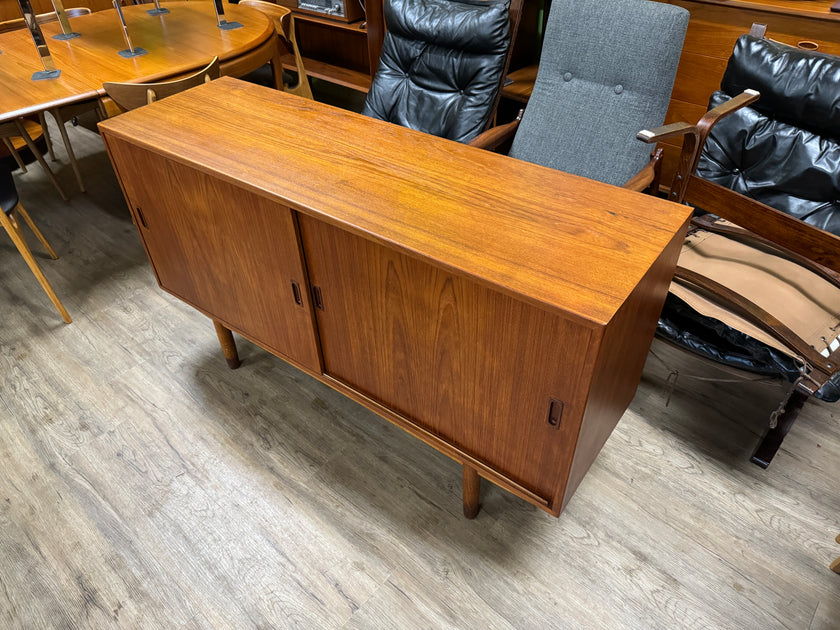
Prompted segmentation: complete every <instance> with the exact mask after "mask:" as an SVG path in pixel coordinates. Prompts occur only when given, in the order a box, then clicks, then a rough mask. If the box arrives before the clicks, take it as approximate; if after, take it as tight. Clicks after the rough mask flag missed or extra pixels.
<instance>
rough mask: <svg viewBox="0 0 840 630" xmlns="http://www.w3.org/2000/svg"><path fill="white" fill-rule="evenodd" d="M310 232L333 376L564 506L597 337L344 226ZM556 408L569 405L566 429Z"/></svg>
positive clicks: (312, 269)
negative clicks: (561, 492) (555, 422)
mask: <svg viewBox="0 0 840 630" xmlns="http://www.w3.org/2000/svg"><path fill="white" fill-rule="evenodd" d="M300 225H301V236H302V239H303V244H304V250H305V252H306V260H307V267H308V270H309V274H310V282H311V283H312V285H313V291H318V292H319V293H320V296H321V299H320V302H321V303H322V304H323V309H318V308H316V311H315V312H316V316H317V320H318V332H319V336H320V339H321V347H322V353H323V356H324V365H325V373H327V374H329V375H330V376H332V377H334V378H336V379H338V380H340V381H342V382H344V383H346V384H348V385H349V386H351V387H353V388H354V389H356V390H357V391H359V392H361V393H363V394H365V395H366V396H369V397H371V398H373V399H375V400H377V401H379V402H381V403H383V404H384V405H386V406H387V407H389V408H391V409H393V410H395V411H397V412H398V413H400V414H401V415H403V416H405V417H407V418H408V419H410V420H411V421H413V422H415V423H416V424H418V425H420V426H422V427H423V428H425V429H427V430H429V431H431V432H432V433H434V434H436V435H438V436H440V437H441V438H443V439H444V440H445V441H447V442H448V443H450V444H452V445H454V446H456V447H458V448H460V449H461V450H462V451H465V452H467V453H469V454H470V455H472V456H474V457H476V458H477V459H479V460H481V461H483V462H484V463H486V464H487V465H489V466H491V467H492V468H494V469H495V470H497V471H499V472H500V473H502V474H503V475H505V476H506V477H508V478H509V479H511V480H513V481H516V482H517V483H520V484H521V485H523V486H525V487H526V488H528V489H530V490H532V491H533V492H535V493H536V494H538V495H540V496H542V497H543V498H546V499H551V498H552V497H553V496H555V491H556V490H557V488H558V484H559V483H560V481H561V479H564V478H565V477H564V474H565V471H566V470H567V468H568V464H569V463H570V461H571V457H572V452H573V449H574V443H575V439H576V436H577V431H578V429H579V423H580V417H581V414H582V410H583V406H584V404H585V394H584V391H585V390H586V387H584V386H583V383H586V382H588V381H587V379H588V378H589V373H590V370H591V367H590V366H588V365H587V364H586V363H587V359H586V353H587V348H588V345H589V341H590V337H591V334H592V333H591V331H590V330H589V329H587V328H584V327H583V326H581V325H578V324H574V323H571V322H569V321H568V320H566V319H563V318H561V317H559V316H557V315H555V314H553V313H549V312H547V311H544V310H541V309H538V308H536V307H533V306H531V305H528V304H524V303H522V302H519V301H517V300H514V299H513V298H510V297H508V296H505V295H502V294H500V293H498V292H496V291H493V290H491V289H488V288H485V287H482V286H480V285H478V284H476V283H474V282H471V281H469V280H465V279H463V278H459V277H457V276H455V275H453V274H451V273H448V272H446V271H443V270H440V269H437V268H436V267H434V266H432V265H430V264H427V263H424V262H421V261H418V260H416V259H414V258H409V257H407V256H405V255H402V254H399V253H396V252H394V251H393V250H391V249H389V248H386V247H384V246H381V245H378V244H376V243H374V242H372V241H368V240H365V239H363V238H361V237H358V236H354V235H351V234H349V233H347V232H345V231H343V230H340V229H338V228H335V227H332V226H329V225H327V224H324V223H321V222H318V221H316V220H313V219H310V218H307V217H301V218H300ZM317 303H318V301H316V304H317ZM552 399H555V400H559V401H562V403H563V404H562V418H560V423H559V427H554V426H552V425H551V424H550V423H549V418H548V416H549V407H550V404H551V400H552ZM559 410H560V408H559V407H558V406H557V404H555V412H557V413H559Z"/></svg>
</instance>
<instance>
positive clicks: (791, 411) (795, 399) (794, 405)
mask: <svg viewBox="0 0 840 630" xmlns="http://www.w3.org/2000/svg"><path fill="white" fill-rule="evenodd" d="M806 400H808V395H807V394H804V393H803V392H801V391H799V390H798V389H796V390H794V391H793V393H792V394H791V395H790V398H788V401H787V404H786V405H785V411H784V413H783V414H782V415H780V416H779V419H778V421H777V422H776V426H775V427H773V428H772V429H768V430H767V433H765V434H764V438H763V439H762V440H761V444H759V445H758V448H757V449H755V453H753V456H752V457H751V458H750V461H751V462H752V463H753V464H756V465H758V466H761V467H762V468H767V467H768V466H769V465H770V462H771V461H772V459H773V456H774V455H775V454H776V452H777V451H778V450H779V447H780V446H781V445H782V441H783V440H784V439H785V436H786V435H787V434H788V431H790V428H791V427H792V426H793V423H794V421H795V420H796V418H797V417H798V416H799V412H800V411H802V406H803V405H804V404H805V401H806Z"/></svg>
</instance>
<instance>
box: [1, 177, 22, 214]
mask: <svg viewBox="0 0 840 630" xmlns="http://www.w3.org/2000/svg"><path fill="white" fill-rule="evenodd" d="M17 204H18V193H17V188H15V180H14V179H13V178H12V171H10V170H9V169H7V168H2V167H0V208H2V210H3V212H5V213H6V214H8V213H10V212H11V211H12V210H14V209H15V206H17Z"/></svg>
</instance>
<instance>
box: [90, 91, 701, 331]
mask: <svg viewBox="0 0 840 630" xmlns="http://www.w3.org/2000/svg"><path fill="white" fill-rule="evenodd" d="M187 110H189V112H190V113H189V116H185V113H184V112H185V111H187ZM244 118H247V119H248V120H249V124H248V125H247V126H245V127H243V126H242V125H240V124H239V123H238V122H237V120H239V119H244ZM291 119H294V124H288V123H285V124H284V121H289V120H291ZM164 120H170V121H172V125H167V124H162V121H164ZM152 121H154V122H152ZM210 121H212V124H210ZM176 126H177V128H178V129H180V130H181V131H180V132H178V133H173V131H172V128H173V127H176ZM100 129H101V130H102V131H103V133H104V134H105V135H112V136H113V137H115V138H123V139H130V140H131V141H132V142H134V143H137V144H138V146H141V147H147V148H152V149H154V150H155V151H157V152H159V153H161V154H162V155H164V156H167V157H171V158H172V159H175V160H185V159H187V160H189V161H190V162H191V163H192V164H193V165H194V167H195V168H197V169H199V170H203V171H205V172H214V173H219V174H220V176H221V177H222V178H225V179H227V180H228V181H231V182H239V185H241V186H242V187H243V188H245V189H246V190H252V191H254V192H256V193H257V194H262V195H266V196H271V197H273V198H276V199H280V200H283V199H285V200H286V201H287V202H288V204H289V206H290V207H292V209H294V210H297V211H300V212H303V213H305V214H309V215H312V216H315V217H317V218H319V219H321V220H323V221H326V222H328V223H331V224H334V225H337V226H340V227H343V228H345V229H347V230H349V231H351V232H353V233H356V234H359V235H361V236H363V237H365V238H368V239H372V240H375V241H379V242H381V243H385V244H394V246H395V247H397V248H398V249H399V251H401V252H402V253H405V254H406V255H408V256H411V257H416V258H420V259H425V260H427V261H429V262H433V263H434V264H435V265H437V266H439V267H441V268H443V269H449V270H452V271H455V272H457V273H459V274H460V275H463V276H466V277H471V278H475V279H476V280H478V281H479V282H482V283H486V284H488V285H490V286H493V287H494V288H495V289H497V290H501V291H502V292H505V293H508V294H511V295H514V296H520V297H522V298H523V299H526V300H528V301H530V302H532V303H534V304H536V305H538V306H542V307H547V308H549V309H555V308H560V309H562V310H564V311H566V312H567V313H569V314H570V316H571V317H576V318H579V319H580V320H581V321H583V322H587V321H590V322H592V321H594V322H598V323H601V324H603V323H606V322H608V321H609V320H610V318H611V317H612V316H613V315H614V313H615V311H616V310H617V309H618V308H619V306H620V305H621V304H622V303H623V302H624V300H625V299H626V298H627V296H628V295H629V294H630V292H631V291H632V290H633V289H634V287H635V286H636V285H637V284H638V282H639V281H640V280H641V278H642V277H643V276H644V274H645V273H646V272H647V270H648V269H649V268H650V266H651V265H652V264H653V262H654V261H655V260H656V258H657V257H658V255H659V253H660V252H661V251H662V249H664V247H665V246H666V245H667V244H668V243H669V242H670V240H671V238H672V236H673V234H674V233H675V232H676V231H677V230H679V229H680V228H681V226H682V225H683V222H684V220H685V210H684V209H680V208H679V207H678V206H675V205H673V204H670V203H668V202H666V201H662V200H658V199H652V198H644V199H645V201H644V212H642V211H640V208H639V200H640V197H639V196H638V193H633V192H630V191H626V190H622V189H620V188H617V187H615V186H609V185H606V184H600V183H597V182H593V181H591V180H585V179H583V178H578V177H575V176H572V175H568V174H565V173H561V172H559V171H554V170H551V169H548V168H544V167H540V166H537V165H533V164H527V163H524V162H517V163H516V164H517V167H516V168H515V169H511V168H509V166H508V165H510V164H511V161H510V159H509V158H508V157H506V156H501V155H496V154H493V153H490V152H487V151H481V150H479V149H475V148H471V147H467V146H464V145H461V144H458V143H455V142H450V141H447V140H444V139H441V138H436V137H433V136H429V135H426V134H422V133H420V132H416V131H413V130H411V129H405V128H402V127H398V126H395V125H392V124H389V123H386V122H382V121H376V120H372V119H370V118H367V117H364V116H361V115H357V114H353V113H348V112H344V111H341V110H338V109H336V108H332V107H329V106H325V105H323V104H321V103H312V102H304V101H301V100H300V99H296V98H294V97H292V96H289V95H285V94H282V93H276V92H274V91H271V90H265V89H263V88H260V87H257V86H253V85H249V84H246V83H244V82H241V81H236V80H233V79H230V78H228V77H222V79H220V80H218V81H214V82H213V83H210V84H208V85H205V86H200V87H199V88H197V89H196V90H194V91H191V92H189V93H185V94H181V95H177V96H174V97H172V98H169V99H166V100H163V101H160V102H159V103H155V104H153V105H152V106H149V107H145V108H142V109H139V110H136V111H134V112H129V113H128V114H125V115H123V116H120V117H118V118H115V119H113V120H109V121H106V122H104V123H102V124H101V125H100ZM325 130H329V133H326V132H325ZM409 147H410V148H409ZM185 155H188V156H189V157H188V158H184V157H180V156H185ZM242 155H248V156H249V159H248V160H247V162H243V160H241V159H240V157H239V156H242ZM465 172H466V173H469V174H470V176H469V178H468V179H465V178H464V177H462V174H463V173H465ZM521 190H527V191H531V192H532V194H530V195H529V196H522V195H513V196H512V195H511V194H510V193H509V192H508V191H521ZM369 191H376V194H375V195H372V194H370V192H369ZM538 192H539V193H542V194H540V195H539V197H537V194H538ZM476 208H481V211H480V212H478V211H476ZM546 234H551V238H550V239H547V238H545V235H546ZM477 235H481V238H477ZM523 257H527V259H528V260H529V261H530V263H529V265H527V266H523V265H521V264H519V263H518V262H517V261H519V260H521V259H522V258H523ZM590 260H592V261H597V264H581V261H590Z"/></svg>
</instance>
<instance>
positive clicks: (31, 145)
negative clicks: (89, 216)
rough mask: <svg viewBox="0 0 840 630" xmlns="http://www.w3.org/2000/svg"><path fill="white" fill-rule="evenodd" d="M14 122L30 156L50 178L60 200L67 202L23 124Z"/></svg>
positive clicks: (65, 196) (53, 174)
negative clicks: (32, 156) (30, 152)
mask: <svg viewBox="0 0 840 630" xmlns="http://www.w3.org/2000/svg"><path fill="white" fill-rule="evenodd" d="M15 122H16V123H17V128H18V133H19V134H20V137H21V138H23V141H24V142H25V143H26V146H27V147H29V150H30V151H32V155H34V156H35V159H36V160H38V164H40V165H41V168H43V169H44V170H45V171H46V172H47V176H48V177H49V178H50V181H51V182H52V184H53V186H55V189H56V190H57V191H58V194H59V195H61V198H62V199H64V201H67V200H68V197H67V195H66V194H65V193H64V191H63V190H62V189H61V185H60V184H59V183H58V180H57V179H56V177H55V173H53V172H52V169H50V167H49V164H47V161H46V160H45V159H44V156H43V155H41V152H40V151H39V150H38V147H36V146H35V143H34V142H33V141H32V138H31V137H30V136H29V133H28V132H27V131H26V128H25V127H24V126H23V123H21V122H20V121H19V120H17V121H15Z"/></svg>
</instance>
